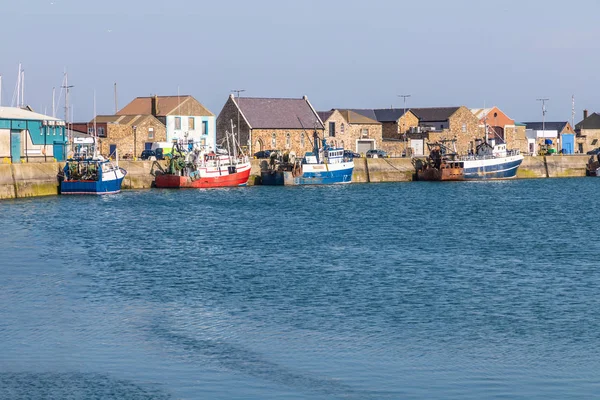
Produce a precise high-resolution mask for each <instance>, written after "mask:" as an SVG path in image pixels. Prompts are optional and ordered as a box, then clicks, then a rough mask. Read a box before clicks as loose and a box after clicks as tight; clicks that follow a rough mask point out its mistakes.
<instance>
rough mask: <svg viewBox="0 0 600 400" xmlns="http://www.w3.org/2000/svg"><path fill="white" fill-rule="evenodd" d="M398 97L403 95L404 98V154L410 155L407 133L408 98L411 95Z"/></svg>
mask: <svg viewBox="0 0 600 400" xmlns="http://www.w3.org/2000/svg"><path fill="white" fill-rule="evenodd" d="M398 97H402V99H403V100H404V112H403V114H402V118H403V119H402V133H403V134H404V154H405V156H406V157H408V136H407V135H406V126H405V124H406V99H407V98H408V97H410V94H399V95H398Z"/></svg>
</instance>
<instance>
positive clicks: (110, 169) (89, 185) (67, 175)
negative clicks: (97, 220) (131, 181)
mask: <svg viewBox="0 0 600 400" xmlns="http://www.w3.org/2000/svg"><path fill="white" fill-rule="evenodd" d="M125 175H127V171H125V170H124V169H123V168H120V167H119V166H118V165H115V164H113V163H112V162H111V161H110V160H106V159H104V158H103V157H102V156H96V157H92V158H73V159H69V160H67V163H66V165H65V167H64V169H63V173H62V174H61V176H60V177H59V179H60V194H113V193H119V192H120V191H121V184H122V183H123V178H125Z"/></svg>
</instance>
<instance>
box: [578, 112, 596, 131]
mask: <svg viewBox="0 0 600 400" xmlns="http://www.w3.org/2000/svg"><path fill="white" fill-rule="evenodd" d="M575 129H577V130H579V129H600V114H598V113H592V114H590V115H589V116H588V117H587V118H586V119H584V120H583V121H581V122H579V123H578V124H577V125H575Z"/></svg>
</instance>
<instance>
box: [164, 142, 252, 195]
mask: <svg viewBox="0 0 600 400" xmlns="http://www.w3.org/2000/svg"><path fill="white" fill-rule="evenodd" d="M232 139H233V138H232ZM251 168H252V166H251V164H250V160H249V159H248V156H246V155H245V154H243V153H241V152H240V153H239V155H238V154H237V151H234V152H233V154H232V152H231V151H229V150H225V149H222V148H220V149H217V150H216V151H213V150H210V149H203V148H194V149H192V150H191V151H185V150H183V148H182V146H180V145H179V144H175V145H174V146H173V150H172V158H171V160H170V161H169V165H168V167H167V169H166V170H164V169H161V168H159V170H157V171H155V179H154V183H155V185H156V187H157V188H197V189H201V188H217V187H232V186H244V185H246V184H247V183H248V178H249V177H250V170H251Z"/></svg>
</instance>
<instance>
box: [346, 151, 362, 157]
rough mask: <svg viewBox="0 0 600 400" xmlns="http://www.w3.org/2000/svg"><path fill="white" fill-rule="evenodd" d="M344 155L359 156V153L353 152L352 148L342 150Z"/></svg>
mask: <svg viewBox="0 0 600 400" xmlns="http://www.w3.org/2000/svg"><path fill="white" fill-rule="evenodd" d="M344 157H348V158H360V154H359V153H355V152H353V151H352V150H344Z"/></svg>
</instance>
